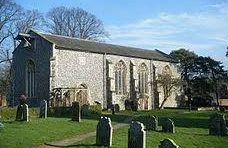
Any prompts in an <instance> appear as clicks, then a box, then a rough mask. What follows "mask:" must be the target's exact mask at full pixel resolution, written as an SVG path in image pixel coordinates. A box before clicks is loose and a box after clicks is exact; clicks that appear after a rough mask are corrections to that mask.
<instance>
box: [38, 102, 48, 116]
mask: <svg viewBox="0 0 228 148" xmlns="http://www.w3.org/2000/svg"><path fill="white" fill-rule="evenodd" d="M40 118H47V101H46V100H43V101H41V103H40Z"/></svg>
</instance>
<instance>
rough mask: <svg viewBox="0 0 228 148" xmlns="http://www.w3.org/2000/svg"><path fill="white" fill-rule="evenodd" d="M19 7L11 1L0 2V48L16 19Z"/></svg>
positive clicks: (3, 0)
mask: <svg viewBox="0 0 228 148" xmlns="http://www.w3.org/2000/svg"><path fill="white" fill-rule="evenodd" d="M20 11H21V7H20V6H19V5H17V4H16V3H14V2H12V1H11V0H0V14H1V15H0V47H1V46H2V44H3V42H4V41H5V40H6V39H7V38H8V37H9V36H10V33H9V30H10V29H12V27H13V24H14V22H15V21H16V20H17V19H18V16H19V13H20Z"/></svg>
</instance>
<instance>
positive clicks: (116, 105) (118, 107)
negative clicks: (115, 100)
mask: <svg viewBox="0 0 228 148" xmlns="http://www.w3.org/2000/svg"><path fill="white" fill-rule="evenodd" d="M114 109H115V112H120V106H119V104H115V105H114Z"/></svg>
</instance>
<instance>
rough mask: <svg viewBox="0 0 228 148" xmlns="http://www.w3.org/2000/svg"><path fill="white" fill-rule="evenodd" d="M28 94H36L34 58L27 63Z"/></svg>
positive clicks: (29, 95)
mask: <svg viewBox="0 0 228 148" xmlns="http://www.w3.org/2000/svg"><path fill="white" fill-rule="evenodd" d="M26 94H27V96H28V97H34V96H35V64H34V62H33V61H32V60H29V61H28V63H27V65H26Z"/></svg>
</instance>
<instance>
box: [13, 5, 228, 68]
mask: <svg viewBox="0 0 228 148" xmlns="http://www.w3.org/2000/svg"><path fill="white" fill-rule="evenodd" d="M16 2H17V3H18V4H20V5H22V6H23V7H24V8H26V9H38V10H39V11H40V12H42V13H44V14H45V13H46V12H47V11H48V10H49V9H51V8H53V7H57V6H67V7H81V8H83V9H85V10H87V11H89V12H91V13H93V14H95V15H96V16H97V17H98V18H99V19H101V20H102V21H103V22H104V26H105V28H106V30H107V31H108V32H109V33H110V38H109V39H107V41H106V42H109V43H113V44H120V45H128V46H134V47H141V48H148V49H155V48H157V49H159V50H162V51H164V52H166V53H169V52H170V51H172V50H175V49H179V48H186V49H190V50H192V51H194V52H195V53H197V54H199V55H203V56H211V57H212V58H214V59H216V60H220V61H222V62H223V63H224V66H225V67H226V68H228V58H226V57H225V52H226V46H227V45H228V1H226V0H16Z"/></svg>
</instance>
